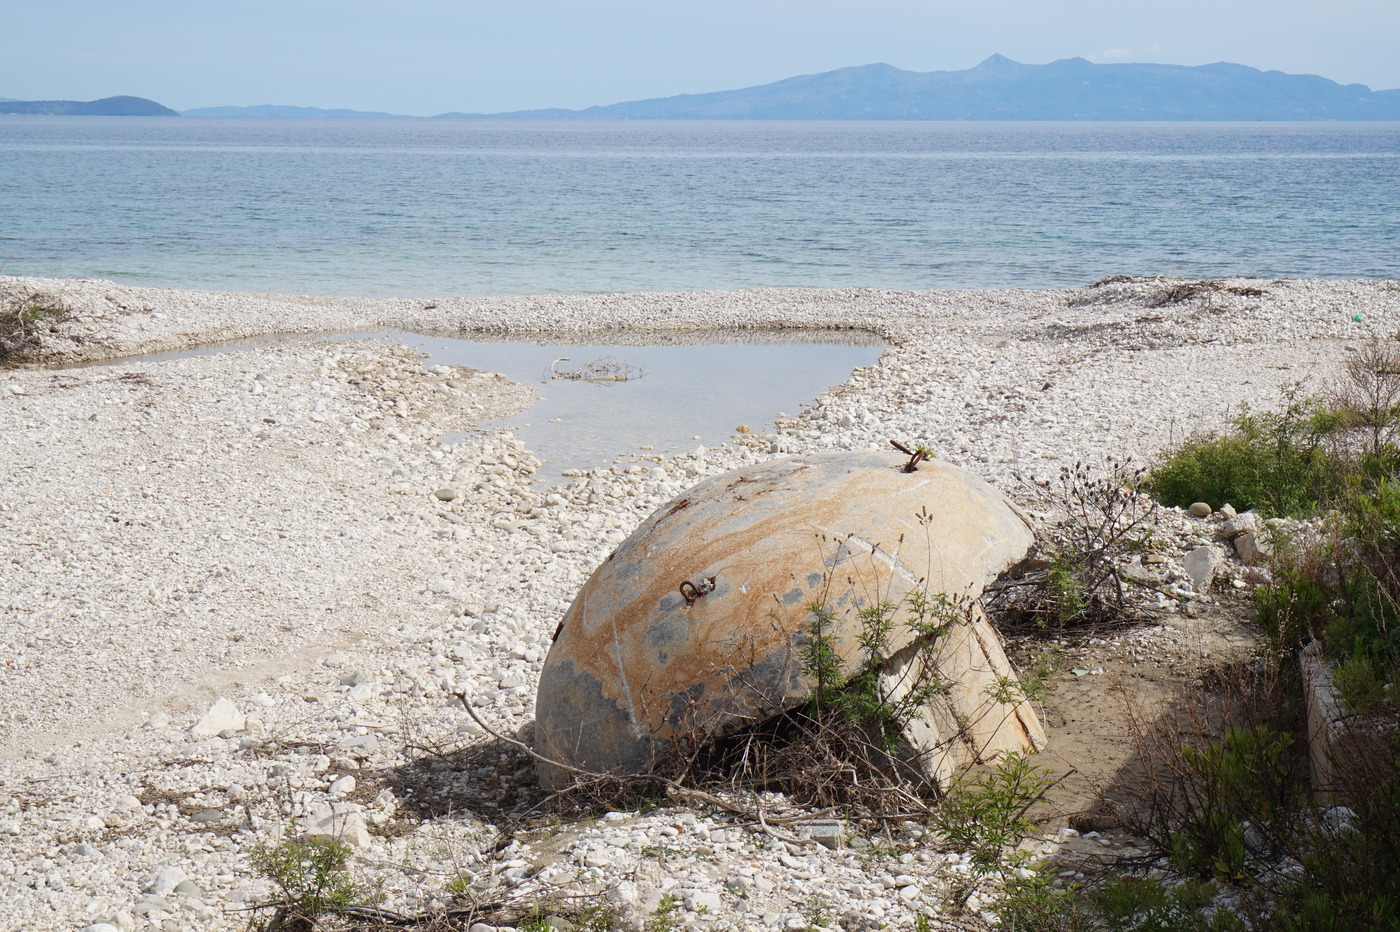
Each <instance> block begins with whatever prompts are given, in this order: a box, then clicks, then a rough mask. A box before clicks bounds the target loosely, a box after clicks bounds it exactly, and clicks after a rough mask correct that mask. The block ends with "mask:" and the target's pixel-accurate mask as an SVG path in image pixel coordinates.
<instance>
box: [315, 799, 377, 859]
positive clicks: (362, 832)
mask: <svg viewBox="0 0 1400 932" xmlns="http://www.w3.org/2000/svg"><path fill="white" fill-rule="evenodd" d="M364 808H365V807H364V806H361V805H360V804H358V803H339V802H337V803H330V804H328V805H322V806H317V807H316V808H314V809H312V810H311V812H310V813H308V814H307V816H306V824H305V826H304V830H303V832H302V837H303V838H306V839H308V840H311V841H316V840H320V841H338V842H340V843H341V844H346V845H349V846H350V847H352V848H365V847H368V846H369V843H370V834H369V827H368V826H367V825H366V824H365V817H364V815H363V813H364Z"/></svg>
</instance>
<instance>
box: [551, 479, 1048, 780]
mask: <svg viewBox="0 0 1400 932" xmlns="http://www.w3.org/2000/svg"><path fill="white" fill-rule="evenodd" d="M906 461H907V458H906V457H903V456H899V455H897V454H884V453H866V454H848V453H832V454H817V455H812V456H805V457H796V458H791V459H783V460H775V461H772V462H769V463H764V464H760V465H757V466H753V467H749V468H746V469H741V470H737V471H735V472H732V473H728V474H726V475H723V476H718V477H715V478H713V479H710V480H707V481H706V482H703V483H701V484H699V485H697V486H695V487H694V488H692V489H690V490H689V491H688V492H686V493H684V494H683V495H681V496H680V497H679V498H677V499H675V500H673V501H672V502H670V503H668V504H667V505H665V506H663V507H662V508H661V509H659V510H658V511H657V512H656V513H655V514H653V515H652V516H651V517H649V518H648V519H647V520H646V521H644V522H643V523H642V525H641V526H640V527H638V529H637V530H636V532H634V533H633V534H632V536H631V537H629V538H628V539H627V540H626V541H624V542H623V543H622V545H621V546H619V547H618V549H617V550H616V551H615V552H614V553H613V554H612V555H611V556H610V557H609V558H608V559H607V561H606V562H605V563H603V565H602V566H600V567H599V568H598V569H597V570H596V571H595V572H594V574H593V576H592V577H591V578H590V579H589V580H588V582H587V583H586V584H585V585H584V586H583V588H582V589H581V590H580V591H579V593H578V595H577V596H576V597H575V599H574V602H573V605H572V606H571V607H570V609H569V611H568V613H567V614H566V615H565V618H564V621H563V624H562V625H561V628H560V632H559V635H558V637H557V638H556V640H555V643H554V646H553V648H552V650H551V651H550V654H549V657H548V659H547V660H546V663H545V667H544V670H543V672H542V674H541V677H540V687H539V695H538V700H537V703H536V717H537V718H536V726H535V735H536V748H537V749H538V750H539V751H540V752H541V753H542V754H543V755H544V756H546V757H549V758H551V759H553V760H558V761H562V762H564V763H568V764H571V765H573V766H577V767H581V768H584V769H587V770H591V771H598V772H645V771H648V770H649V769H651V768H653V766H654V765H655V764H656V763H658V762H659V761H660V760H662V759H664V758H666V757H668V756H669V755H672V754H674V753H675V752H676V750H677V749H678V748H683V747H687V746H689V745H690V744H691V742H695V741H700V742H705V741H709V740H713V739H714V738H717V737H720V736H723V735H725V734H728V733H732V732H733V731H735V730H737V729H739V728H740V727H742V726H743V725H745V724H753V723H756V722H759V721H762V720H766V719H768V718H771V717H772V716H773V715H775V714H777V713H779V712H781V711H783V710H785V709H790V708H794V707H796V706H798V705H800V704H802V703H803V702H804V701H806V699H807V698H808V697H809V695H810V691H811V684H810V683H809V682H808V680H807V678H806V677H805V676H804V674H803V662H802V654H801V648H802V644H803V643H804V639H805V637H806V634H805V632H806V629H807V627H808V622H809V618H810V613H809V606H811V605H813V604H821V605H826V606H830V607H831V608H832V609H833V610H834V611H835V613H836V623H835V624H834V625H833V630H832V636H833V642H834V644H835V646H836V647H837V650H838V652H839V654H840V656H841V658H842V661H843V664H844V665H845V666H846V667H847V669H848V670H850V671H854V669H855V668H856V666H858V665H859V663H860V662H861V661H860V651H859V645H858V643H857V640H856V636H857V635H858V633H859V630H860V626H859V622H858V620H857V618H856V615H857V613H858V612H859V610H860V608H861V607H863V606H867V605H870V604H872V603H876V602H882V601H887V602H891V603H894V604H899V603H901V602H902V601H903V599H904V597H905V595H906V594H907V593H909V592H910V591H913V590H917V589H918V588H919V587H921V586H922V587H924V588H926V589H927V591H929V592H931V593H945V594H947V595H948V596H950V597H963V596H975V595H977V594H978V593H980V592H981V591H982V589H983V587H984V586H985V585H986V584H987V583H988V582H990V581H991V580H993V579H994V578H996V577H997V576H998V575H999V574H1000V573H1002V572H1003V571H1004V570H1005V569H1007V568H1008V567H1010V566H1011V565H1013V564H1015V563H1016V562H1018V561H1019V560H1020V559H1022V558H1023V557H1024V555H1025V553H1026V551H1027V549H1028V548H1029V546H1030V544H1031V542H1032V534H1031V531H1030V528H1029V526H1028V523H1027V521H1026V519H1025V517H1024V516H1023V515H1021V514H1020V513H1019V512H1018V511H1017V510H1016V509H1015V508H1014V507H1013V506H1012V505H1010V503H1009V502H1007V500H1006V499H1005V498H1004V497H1003V496H1002V495H1001V494H1000V493H999V492H997V491H996V490H995V489H993V488H992V487H991V486H989V485H987V484H986V483H985V482H983V481H982V480H980V479H978V478H976V477H975V476H972V475H971V474H969V473H966V472H964V471H962V470H959V469H957V468H955V467H953V466H950V465H947V464H945V463H940V462H937V461H933V462H928V461H926V462H924V463H922V464H921V465H920V467H919V469H918V471H917V472H913V473H906V472H903V471H902V470H901V468H900V467H901V466H902V464H903V463H905V462H906ZM906 615H907V611H905V610H903V609H901V610H900V612H899V613H897V616H896V617H897V620H899V619H902V618H903V617H904V616H906ZM912 640H913V635H912V634H911V633H909V632H907V631H905V630H904V629H903V626H902V625H897V626H896V638H895V641H894V643H893V644H892V649H891V651H890V653H891V654H894V653H895V652H896V651H898V650H899V649H900V648H903V647H906V646H907V645H908V644H909V643H910V642H911V641H912ZM939 644H940V650H939V653H938V655H937V659H936V661H935V663H936V666H937V668H938V669H937V672H938V675H939V676H940V678H941V679H942V680H943V681H945V682H948V683H949V684H950V686H951V688H950V690H949V691H948V693H947V694H945V695H944V696H942V697H940V699H939V700H938V702H940V703H941V704H940V705H939V707H938V708H937V709H933V710H931V711H932V713H933V714H931V715H929V716H927V717H926V718H927V722H926V725H927V732H926V733H925V734H923V735H922V736H921V739H920V740H921V741H922V742H923V746H925V747H927V748H929V749H931V750H932V749H933V748H934V747H938V748H941V750H940V752H939V755H938V760H939V763H938V764H937V765H936V766H935V768H934V769H935V770H936V772H937V773H939V774H940V775H946V774H947V773H950V772H951V769H952V768H953V767H955V766H956V765H957V764H959V763H961V762H965V761H969V760H977V759H986V758H987V757H991V756H995V754H996V753H997V752H999V751H1002V750H1006V749H1008V748H1010V747H1021V746H1024V745H1027V744H1030V745H1039V744H1042V743H1043V741H1044V737H1043V732H1042V731H1041V727H1040V724H1039V722H1038V720H1037V719H1036V717H1035V715H1034V712H1033V711H1032V710H1031V709H1030V707H1029V706H1028V705H1027V704H1026V703H1009V704H1002V703H997V702H995V701H994V700H992V699H991V698H990V697H988V695H987V687H988V686H989V685H991V684H993V683H994V682H995V681H996V680H997V679H998V678H999V677H1002V676H1008V675H1012V670H1011V667H1010V665H1009V664H1008V663H1007V661H1006V657H1005V655H1004V654H1003V652H1002V649H1001V646H1000V642H999V640H998V638H997V636H996V634H995V632H994V631H992V629H991V628H990V626H989V625H987V624H986V622H985V619H982V618H981V617H980V615H978V614H976V613H973V615H972V616H971V617H970V618H969V619H967V620H966V621H963V622H960V623H959V624H958V625H957V626H956V627H955V629H953V630H951V631H949V632H948V633H947V634H946V635H945V636H944V637H943V638H941V639H940V642H939ZM908 653H909V654H912V652H908ZM891 677H892V679H891ZM898 677H899V671H898V670H894V669H892V670H891V671H889V672H888V673H887V682H888V683H889V684H890V685H892V684H893V683H894V682H895V681H896V680H897V679H898ZM540 778H541V781H542V782H543V783H544V784H545V785H546V786H551V787H558V786H562V785H565V784H567V783H568V782H569V780H570V775H569V774H568V773H567V772H565V771H563V770H561V769H559V768H554V767H549V766H542V767H541V768H540Z"/></svg>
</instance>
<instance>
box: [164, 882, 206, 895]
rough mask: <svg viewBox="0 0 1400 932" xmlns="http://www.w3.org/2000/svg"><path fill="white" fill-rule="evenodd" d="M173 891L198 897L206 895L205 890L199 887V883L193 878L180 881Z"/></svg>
mask: <svg viewBox="0 0 1400 932" xmlns="http://www.w3.org/2000/svg"><path fill="white" fill-rule="evenodd" d="M171 892H172V893H174V894H175V895H176V896H193V897H196V898H197V897H202V896H204V891H203V890H201V889H199V884H197V883H195V882H194V881H193V880H182V881H180V882H179V883H178V884H176V885H175V889H174V890H173V891H171Z"/></svg>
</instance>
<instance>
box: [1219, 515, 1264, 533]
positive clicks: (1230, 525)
mask: <svg viewBox="0 0 1400 932" xmlns="http://www.w3.org/2000/svg"><path fill="white" fill-rule="evenodd" d="M1258 532H1259V515H1257V514H1256V513H1254V512H1252V511H1246V512H1245V513H1244V514H1242V515H1235V517H1233V518H1231V519H1230V520H1228V521H1226V522H1225V523H1224V524H1222V525H1220V536H1221V537H1223V538H1225V539H1226V540H1234V539H1235V538H1237V537H1239V536H1240V535H1241V534H1257V533H1258Z"/></svg>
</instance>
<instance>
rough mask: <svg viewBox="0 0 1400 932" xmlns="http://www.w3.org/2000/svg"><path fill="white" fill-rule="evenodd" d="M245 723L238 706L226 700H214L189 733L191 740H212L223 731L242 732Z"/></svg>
mask: <svg viewBox="0 0 1400 932" xmlns="http://www.w3.org/2000/svg"><path fill="white" fill-rule="evenodd" d="M246 721H247V720H246V719H245V718H244V717H243V713H242V712H240V711H239V710H238V706H236V705H234V704H233V703H232V702H231V701H229V700H228V699H216V700H214V704H213V705H211V706H210V707H209V711H207V712H205V713H204V715H202V716H200V719H199V721H198V722H195V724H194V725H193V726H191V728H190V731H189V733H190V737H192V738H212V737H214V736H215V735H217V734H219V733H220V732H224V731H242V730H243V726H244V725H245V724H246Z"/></svg>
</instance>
